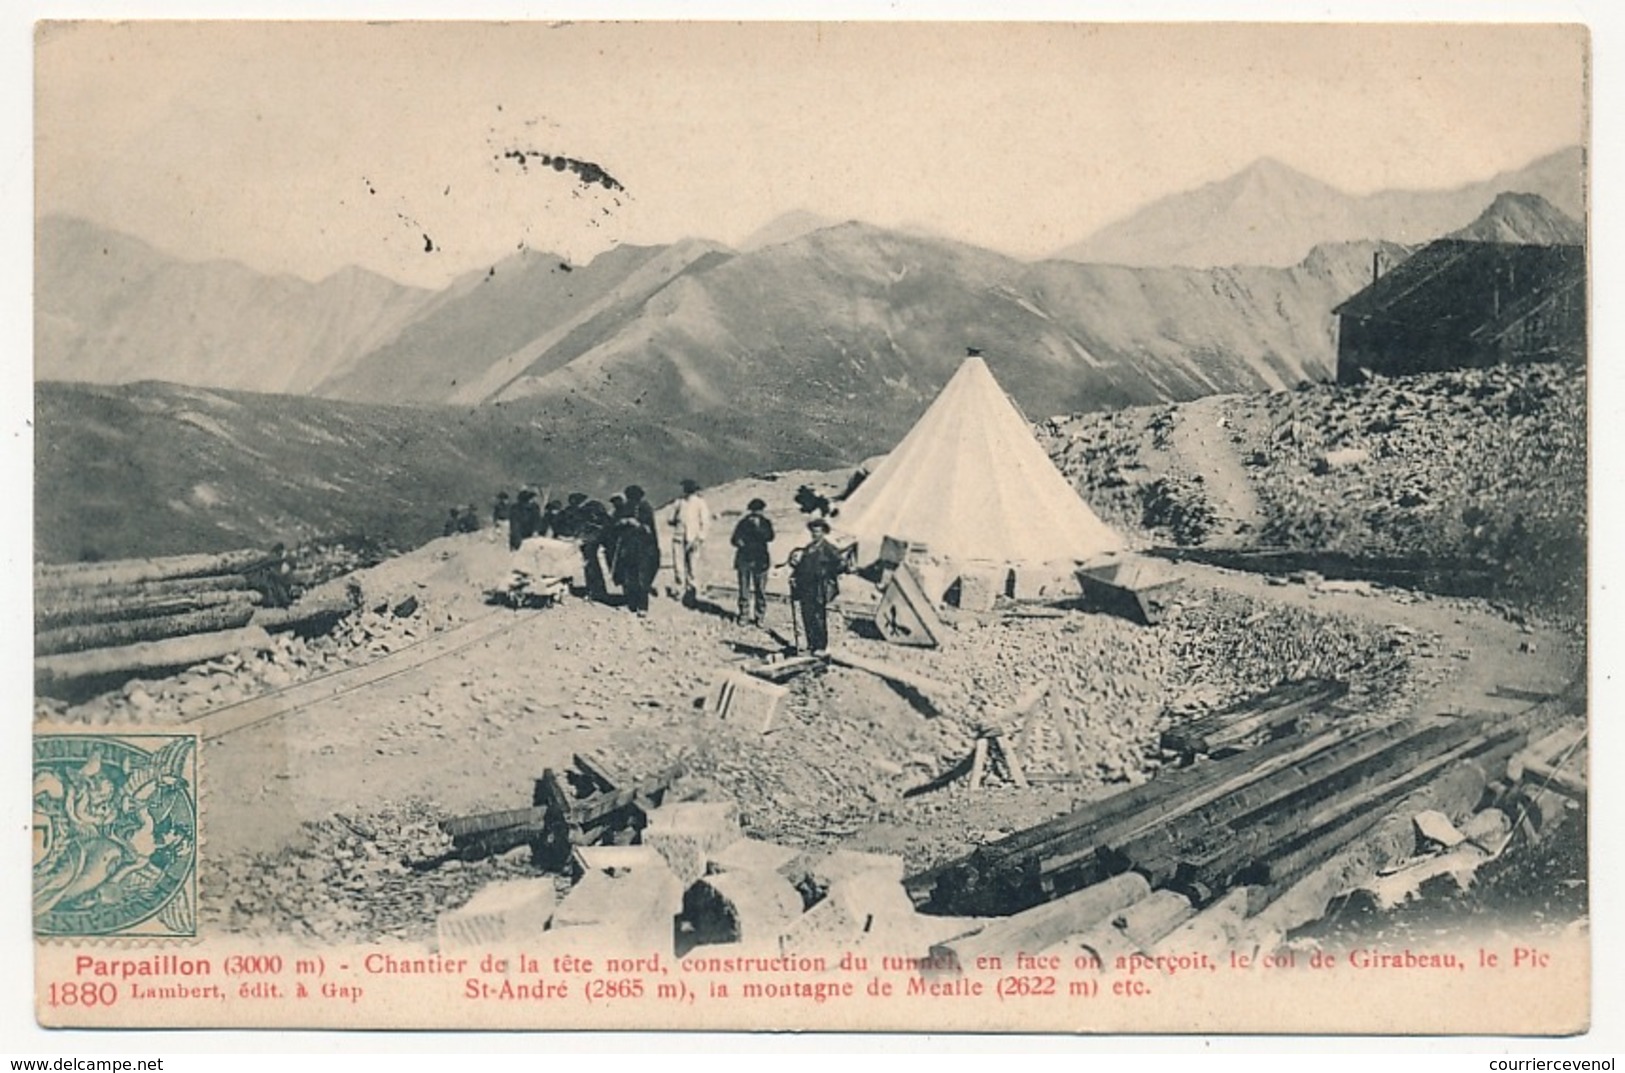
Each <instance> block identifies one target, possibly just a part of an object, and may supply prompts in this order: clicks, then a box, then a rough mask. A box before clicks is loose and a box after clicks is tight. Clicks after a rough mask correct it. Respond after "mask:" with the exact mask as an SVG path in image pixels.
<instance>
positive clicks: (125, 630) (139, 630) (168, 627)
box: [34, 602, 254, 656]
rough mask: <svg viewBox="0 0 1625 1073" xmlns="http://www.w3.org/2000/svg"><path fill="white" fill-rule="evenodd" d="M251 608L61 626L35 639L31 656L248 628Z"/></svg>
mask: <svg viewBox="0 0 1625 1073" xmlns="http://www.w3.org/2000/svg"><path fill="white" fill-rule="evenodd" d="M253 617H254V605H253V604H250V603H247V602H239V603H233V604H228V605H226V606H225V607H211V608H208V609H206V610H203V611H189V612H186V613H184V614H180V615H160V616H158V617H157V618H144V619H132V620H130V621H128V622H98V623H95V624H93V625H89V626H63V627H62V628H60V629H55V630H42V631H41V632H39V633H36V634H35V635H34V654H35V655H36V656H53V655H56V654H57V653H59V652H83V651H86V650H88V649H94V648H114V647H118V646H122V645H131V644H139V643H141V642H143V641H163V640H167V639H169V638H171V637H187V636H190V635H191V634H194V633H215V632H218V631H220V630H234V629H237V628H238V627H240V626H246V625H248V620H249V619H251V618H253Z"/></svg>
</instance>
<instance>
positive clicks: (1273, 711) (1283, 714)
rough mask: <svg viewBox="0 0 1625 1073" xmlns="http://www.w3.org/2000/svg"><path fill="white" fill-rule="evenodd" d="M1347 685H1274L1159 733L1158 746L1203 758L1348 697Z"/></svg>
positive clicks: (1321, 682) (1323, 682) (1311, 682)
mask: <svg viewBox="0 0 1625 1073" xmlns="http://www.w3.org/2000/svg"><path fill="white" fill-rule="evenodd" d="M1348 691H1349V687H1348V684H1347V683H1346V682H1336V681H1329V680H1325V679H1309V680H1306V681H1302V682H1286V683H1282V684H1281V685H1277V686H1276V687H1275V688H1274V689H1271V690H1270V691H1268V692H1267V693H1264V694H1262V695H1260V696H1256V697H1249V698H1247V699H1246V700H1243V701H1241V702H1239V703H1236V704H1231V705H1229V706H1227V707H1225V708H1223V709H1221V710H1220V711H1217V712H1212V713H1210V714H1208V715H1204V716H1202V717H1200V718H1197V719H1193V720H1191V721H1190V722H1188V723H1184V724H1182V725H1180V726H1176V727H1170V728H1168V729H1167V730H1165V731H1163V732H1162V738H1161V744H1162V747H1163V748H1164V749H1167V750H1169V751H1170V752H1176V753H1181V754H1183V755H1186V756H1192V755H1206V754H1208V753H1212V752H1215V751H1217V750H1218V749H1221V748H1225V747H1228V746H1231V745H1234V744H1237V743H1239V742H1242V741H1244V740H1246V739H1247V738H1248V737H1250V736H1252V735H1255V734H1259V733H1262V732H1265V731H1267V730H1271V729H1274V728H1277V727H1281V726H1285V725H1288V724H1291V723H1294V722H1296V721H1297V720H1298V719H1299V718H1301V717H1302V716H1304V715H1307V714H1309V713H1310V712H1313V711H1315V710H1317V709H1318V708H1321V707H1323V706H1324V705H1327V704H1330V703H1332V702H1334V701H1337V700H1339V699H1341V698H1342V697H1344V696H1346V695H1347V694H1348Z"/></svg>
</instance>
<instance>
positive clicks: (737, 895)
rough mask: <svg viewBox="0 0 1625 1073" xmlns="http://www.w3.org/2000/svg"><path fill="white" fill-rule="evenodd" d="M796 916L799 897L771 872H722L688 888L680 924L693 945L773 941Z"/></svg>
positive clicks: (780, 878) (794, 890)
mask: <svg viewBox="0 0 1625 1073" xmlns="http://www.w3.org/2000/svg"><path fill="white" fill-rule="evenodd" d="M800 915H801V895H800V894H799V893H798V892H797V891H796V889H795V887H793V886H791V885H790V881H789V880H787V879H785V878H784V877H783V876H780V875H776V874H774V873H772V872H723V873H721V874H718V875H714V876H706V877H705V878H704V879H702V880H700V881H699V882H697V883H695V884H694V885H692V886H691V887H689V888H688V890H687V892H685V893H684V895H683V914H682V918H683V920H684V921H685V922H686V923H687V924H688V925H689V926H690V927H691V928H692V929H693V935H694V940H695V942H696V943H701V944H704V943H743V944H746V945H752V946H759V945H764V944H767V943H773V942H776V941H777V939H778V937H779V935H781V934H782V933H783V932H784V930H785V928H786V927H788V926H789V924H790V923H791V922H792V921H793V920H795V919H796V918H797V917H798V916H800Z"/></svg>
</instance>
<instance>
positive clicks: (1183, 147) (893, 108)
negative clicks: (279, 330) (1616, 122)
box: [34, 22, 1587, 286]
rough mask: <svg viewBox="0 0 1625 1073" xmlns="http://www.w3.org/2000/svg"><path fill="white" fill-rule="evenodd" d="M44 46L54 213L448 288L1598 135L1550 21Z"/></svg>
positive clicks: (1047, 222)
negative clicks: (624, 252) (550, 260)
mask: <svg viewBox="0 0 1625 1073" xmlns="http://www.w3.org/2000/svg"><path fill="white" fill-rule="evenodd" d="M35 63H36V70H35V88H36V105H35V117H34V118H35V180H36V182H35V196H36V209H37V211H38V212H41V213H52V212H59V213H68V214H72V215H78V216H83V217H87V218H89V219H91V220H95V221H97V222H99V223H103V224H107V225H110V226H112V227H116V228H118V229H120V230H123V231H127V232H130V233H132V234H135V235H137V236H139V237H141V238H144V239H146V240H148V241H149V242H152V243H154V244H156V245H158V246H159V247H160V248H162V249H164V250H166V251H167V252H170V253H173V254H177V255H179V256H182V257H186V258H188V259H201V258H208V257H226V258H231V259H235V260H240V261H242V262H245V263H247V264H249V265H251V266H253V267H255V268H258V269H261V270H266V271H276V272H290V273H293V274H295V275H299V276H302V277H304V278H307V279H317V278H320V277H322V276H325V275H327V274H328V273H331V272H333V271H335V270H337V269H339V268H341V267H343V266H345V265H347V264H359V265H362V266H364V267H367V268H371V269H373V270H375V271H378V272H382V273H384V274H386V275H389V276H392V277H395V278H398V279H401V280H404V281H408V282H412V283H417V284H420V285H426V286H436V285H440V284H443V283H445V282H446V281H448V280H449V279H451V278H453V277H455V276H456V275H458V274H460V273H462V272H466V271H470V270H474V269H479V268H482V267H483V266H486V265H488V264H490V263H491V262H492V261H493V260H496V259H499V258H500V257H502V256H505V255H506V254H508V253H512V252H515V251H516V250H517V249H519V248H520V246H521V245H523V246H527V247H529V248H532V249H543V250H547V251H549V252H553V253H558V254H560V255H562V256H565V257H568V258H570V259H571V260H575V261H582V260H586V259H588V258H590V257H591V256H592V255H594V254H595V253H597V252H600V251H601V250H602V249H605V248H607V247H609V246H610V245H613V244H615V243H622V242H629V243H657V242H669V241H672V240H675V239H678V238H682V237H687V236H694V237H702V238H710V239H715V240H718V241H722V242H726V243H730V244H733V243H737V242H739V241H740V240H741V239H743V238H745V237H746V236H748V235H749V234H750V233H751V232H753V231H754V230H755V229H757V228H758V227H760V226H761V225H763V224H764V223H766V222H767V221H769V220H771V219H773V218H774V217H776V216H778V215H779V214H782V213H785V212H788V211H792V210H807V211H811V212H813V213H816V214H818V215H820V216H823V217H827V218H830V219H832V220H836V221H839V220H845V219H860V220H864V221H867V222H870V223H875V224H879V225H882V226H891V227H896V226H902V227H912V228H919V229H923V230H927V231H931V232H934V233H938V234H942V235H945V236H947V237H951V238H956V239H960V240H963V241H967V242H972V243H975V244H977V245H982V246H987V247H989V248H993V249H998V250H1001V251H1003V252H1006V253H1010V254H1013V255H1016V256H1023V257H1034V256H1041V255H1044V254H1046V253H1049V252H1052V251H1054V250H1056V249H1058V248H1060V247H1062V246H1064V245H1067V244H1070V243H1072V242H1075V241H1078V240H1080V239H1082V238H1084V237H1086V236H1087V235H1089V234H1090V233H1092V232H1093V231H1095V230H1096V229H1098V228H1099V227H1101V226H1102V225H1104V224H1107V223H1109V222H1111V221H1113V220H1115V219H1118V218H1120V217H1122V216H1124V215H1126V214H1128V213H1130V212H1132V211H1134V210H1135V209H1136V208H1138V207H1140V206H1142V205H1143V204H1145V203H1146V202H1148V201H1150V200H1152V199H1154V198H1156V197H1159V196H1162V195H1165V194H1168V193H1172V192H1175V191H1178V190H1182V189H1188V188H1191V187H1193V186H1196V185H1199V184H1201V183H1203V182H1209V181H1213V180H1217V179H1220V178H1223V177H1224V176H1226V175H1229V174H1231V173H1233V172H1235V171H1237V170H1239V169H1240V168H1242V167H1244V166H1246V165H1247V164H1248V163H1250V162H1251V161H1253V160H1255V159H1257V158H1259V157H1262V156H1271V157H1274V158H1276V159H1278V160H1281V161H1283V162H1285V163H1287V164H1289V165H1291V166H1292V167H1295V168H1297V169H1299V170H1301V171H1303V172H1306V173H1308V174H1310V175H1313V176H1315V177H1317V178H1319V179H1322V180H1324V181H1326V182H1329V183H1331V184H1333V185H1335V186H1338V187H1341V188H1343V189H1345V190H1347V191H1349V192H1352V193H1360V192H1367V191H1371V190H1376V189H1382V188H1388V187H1396V186H1397V187H1409V188H1419V187H1442V186H1453V185H1459V184H1462V183H1466V182H1470V181H1474V180H1479V179H1484V178H1488V177H1489V176H1490V175H1492V174H1494V173H1495V172H1497V171H1500V170H1503V169H1507V168H1515V167H1519V166H1521V165H1523V164H1525V163H1528V162H1529V161H1530V160H1532V159H1534V158H1535V157H1537V156H1539V155H1541V154H1543V153H1546V152H1550V151H1552V150H1555V149H1558V148H1561V147H1563V146H1566V145H1573V144H1577V143H1581V142H1583V141H1584V140H1585V133H1586V122H1587V120H1586V103H1585V102H1586V71H1585V63H1586V38H1585V36H1584V34H1583V33H1582V32H1580V31H1577V30H1576V29H1574V28H1573V27H1568V28H1562V27H1555V26H1529V25H1525V26H1511V25H1502V26H1491V25H1480V26H1462V25H1457V26H1442V25H1410V26H1386V27H1383V26H1350V25H1322V26H1304V25H1298V26H1289V25H1276V26H1273V27H1269V26H1260V25H1256V24H1252V25H1247V24H1243V25H1228V26H1226V25H1217V24H1209V25H1205V26H1192V25H1188V24H1187V25H1184V26H1180V25H1175V24H1166V23H1165V24H1155V25H1146V24H1141V25H1128V24H1096V25H1089V24H1077V23H1074V24H1061V23H1040V24H1033V23H1026V24H1014V23H1004V24H969V23H948V24H944V23H936V24H932V23H913V24H909V23H892V24H878V23H826V24H812V23H769V24H764V23H756V24H749V25H744V24H737V23H666V24H660V25H651V24H632V23H627V24H615V25H606V24H591V23H564V24H546V23H528V24H513V23H508V24H502V23H484V24H477V23H424V22H400V23H393V24H364V23H348V24H336V23H326V24H312V23H308V22H307V23H298V22H288V23H264V22H261V23H255V22H246V23H219V22H216V23H185V22H167V23H108V22H100V23H97V22H85V23H59V24H54V25H45V26H43V27H42V28H41V29H40V30H39V31H38V33H37V36H36V50H35ZM514 150H517V151H519V152H522V153H524V154H525V159H524V162H523V164H521V162H520V161H519V160H518V159H517V158H516V157H513V156H504V155H503V154H504V153H508V152H509V151H514ZM536 153H543V154H548V156H549V157H550V158H551V157H552V156H563V157H564V158H565V160H566V161H571V162H580V161H585V162H590V163H592V164H596V165H597V166H598V167H599V168H600V169H601V174H602V175H607V176H609V177H610V178H611V180H612V181H613V182H614V183H616V184H618V186H617V187H616V188H613V189H612V188H610V187H607V186H605V185H604V183H603V182H602V181H598V182H596V183H590V184H589V183H587V182H583V181H582V180H583V176H582V174H581V173H580V172H581V171H582V169H577V168H573V167H572V166H570V165H568V164H567V165H566V167H565V170H563V171H555V170H552V169H551V168H549V167H548V166H547V165H544V164H541V163H540V158H539V157H538V156H536V155H534V154H536ZM586 177H587V178H590V179H599V178H600V172H592V171H587V172H586Z"/></svg>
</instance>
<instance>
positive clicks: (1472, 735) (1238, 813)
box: [909, 716, 1528, 915]
mask: <svg viewBox="0 0 1625 1073" xmlns="http://www.w3.org/2000/svg"><path fill="white" fill-rule="evenodd" d="M1527 738H1528V734H1527V731H1526V730H1525V729H1523V728H1522V727H1519V726H1513V725H1500V724H1495V723H1492V722H1490V721H1489V720H1487V719H1486V718H1482V717H1444V716H1439V717H1432V718H1423V719H1412V720H1405V721H1400V722H1394V723H1389V724H1386V725H1383V726H1378V727H1373V728H1370V729H1365V730H1358V731H1355V730H1340V729H1334V730H1329V731H1326V732H1322V733H1318V734H1302V733H1299V734H1293V735H1290V736H1284V737H1281V738H1278V739H1276V740H1273V741H1270V742H1268V743H1266V744H1264V745H1261V746H1259V747H1258V748H1255V749H1252V750H1250V751H1246V752H1240V753H1235V754H1232V755H1230V756H1227V757H1224V758H1222V759H1215V760H1203V761H1199V762H1197V763H1195V764H1193V765H1192V766H1190V767H1186V768H1181V769H1172V770H1169V771H1166V772H1165V773H1164V774H1163V775H1161V776H1159V777H1158V778H1155V779H1153V780H1151V781H1150V782H1147V783H1145V784H1143V785H1141V786H1139V787H1136V788H1134V789H1132V790H1129V791H1126V792H1124V793H1120V794H1117V795H1114V796H1112V797H1108V798H1105V799H1103V800H1100V801H1096V802H1092V803H1090V804H1088V805H1085V806H1084V807H1082V808H1080V809H1078V810H1076V811H1074V812H1072V813H1069V814H1067V815H1064V816H1061V817H1059V818H1057V819H1054V820H1051V821H1049V822H1047V823H1044V824H1039V825H1038V826H1036V827H1032V828H1028V829H1026V830H1023V831H1018V832H1016V833H1015V834H1012V835H1010V836H1008V837H1006V838H1004V839H1001V840H999V841H997V842H994V843H990V844H989V845H987V846H983V847H981V848H980V849H978V850H976V851H975V852H973V853H972V854H970V855H969V856H968V857H966V858H964V859H963V860H960V861H956V862H953V863H952V864H950V865H947V866H945V867H942V868H938V869H935V870H933V871H932V872H930V873H926V874H924V875H921V876H916V877H913V878H912V879H911V880H910V882H909V886H910V891H911V893H912V894H913V895H914V896H915V897H916V898H917V899H921V900H924V901H926V902H927V903H928V904H929V906H930V907H931V908H932V909H933V910H938V911H946V912H951V913H955V914H963V915H999V914H1008V913H1011V912H1016V911H1021V910H1025V909H1030V908H1031V907H1033V906H1036V905H1040V904H1043V903H1046V902H1049V901H1052V900H1054V899H1056V898H1059V897H1063V896H1065V895H1066V894H1069V893H1071V892H1073V891H1078V890H1082V889H1087V888H1089V887H1092V886H1094V885H1095V884H1098V883H1100V882H1102V881H1104V880H1107V879H1110V878H1112V877H1114V876H1118V875H1122V874H1125V873H1129V872H1133V873H1135V874H1137V875H1140V876H1142V877H1143V878H1145V879H1146V880H1147V882H1148V883H1149V885H1150V886H1151V888H1153V889H1158V890H1162V889H1166V890H1170V891H1173V892H1175V893H1178V894H1180V895H1182V896H1184V897H1186V898H1188V899H1189V900H1190V902H1191V903H1192V905H1193V906H1196V907H1198V908H1200V907H1202V906H1205V905H1207V904H1209V903H1211V902H1212V901H1214V900H1215V899H1217V898H1219V897H1221V896H1222V895H1223V894H1224V893H1225V892H1226V891H1228V890H1230V889H1231V888H1233V887H1236V886H1241V885H1249V886H1251V885H1257V886H1260V887H1262V888H1264V889H1268V888H1269V887H1270V886H1271V885H1275V886H1277V887H1279V885H1281V884H1283V883H1286V882H1289V881H1290V879H1291V878H1292V877H1294V876H1296V875H1301V874H1302V873H1303V872H1305V871H1306V870H1308V869H1310V868H1312V867H1313V866H1314V865H1316V864H1318V863H1319V862H1320V861H1321V860H1323V859H1324V858H1326V857H1327V856H1330V855H1331V854H1333V853H1334V852H1335V851H1336V850H1337V849H1338V847H1339V846H1341V845H1342V844H1343V843H1345V842H1347V841H1349V840H1350V839H1353V838H1356V837H1357V836H1359V835H1360V834H1361V833H1362V832H1364V831H1365V830H1367V829H1369V828H1371V827H1372V826H1374V825H1375V824H1377V823H1378V822H1379V821H1380V820H1381V819H1382V817H1383V816H1384V814H1385V812H1386V810H1387V809H1388V808H1390V807H1392V806H1393V804H1394V803H1395V802H1397V801H1399V800H1400V799H1402V798H1404V797H1405V796H1406V795H1408V794H1410V793H1412V792H1414V791H1416V790H1418V789H1419V788H1421V787H1423V786H1425V785H1427V784H1428V783H1429V782H1430V781H1431V780H1434V779H1437V778H1440V777H1442V776H1444V775H1445V774H1447V773H1448V772H1450V771H1451V770H1453V769H1454V768H1456V767H1458V766H1459V765H1462V764H1465V763H1472V764H1474V765H1475V767H1476V769H1477V770H1480V771H1483V772H1485V773H1486V774H1487V775H1488V776H1489V777H1493V778H1499V777H1500V775H1501V773H1503V772H1504V771H1505V769H1506V764H1507V761H1508V760H1509V759H1510V758H1511V757H1512V756H1513V755H1514V754H1515V753H1516V752H1517V751H1518V750H1519V749H1522V748H1523V747H1524V746H1525V745H1526V744H1527ZM1482 785H1483V784H1482V783H1480V786H1482Z"/></svg>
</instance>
